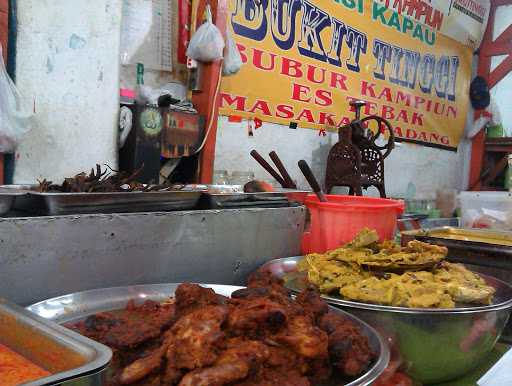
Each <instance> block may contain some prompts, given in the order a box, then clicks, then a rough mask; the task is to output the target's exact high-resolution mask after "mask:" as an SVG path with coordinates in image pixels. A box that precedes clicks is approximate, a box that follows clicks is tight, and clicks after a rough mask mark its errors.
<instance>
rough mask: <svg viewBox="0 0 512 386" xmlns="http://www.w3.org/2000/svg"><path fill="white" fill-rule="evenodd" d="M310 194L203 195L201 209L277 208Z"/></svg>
mask: <svg viewBox="0 0 512 386" xmlns="http://www.w3.org/2000/svg"><path fill="white" fill-rule="evenodd" d="M308 193H309V192H308V191H302V190H294V189H279V190H276V191H274V192H258V193H243V192H229V193H210V192H205V193H203V197H202V198H201V205H200V206H201V207H202V208H204V209H232V208H243V207H266V208H277V207H284V206H290V202H291V201H293V200H291V199H290V197H293V196H292V195H296V196H300V195H303V196H306V195H307V194H308Z"/></svg>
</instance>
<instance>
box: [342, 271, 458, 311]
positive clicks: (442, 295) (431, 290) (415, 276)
mask: <svg viewBox="0 0 512 386" xmlns="http://www.w3.org/2000/svg"><path fill="white" fill-rule="evenodd" d="M340 294H341V295H342V296H343V297H344V298H347V299H350V300H355V301H359V302H364V303H373V304H382V305H386V306H396V307H413V308H452V307H454V306H455V302H454V301H453V300H452V298H451V297H450V295H449V294H448V293H447V292H446V289H445V288H444V286H443V285H442V284H440V283H436V282H435V281H434V277H433V274H432V273H430V272H407V273H405V274H403V275H396V274H390V275H389V278H385V279H379V278H377V277H375V276H374V277H371V278H369V279H366V280H363V281H360V282H357V283H354V284H352V285H350V286H346V287H343V288H341V289H340Z"/></svg>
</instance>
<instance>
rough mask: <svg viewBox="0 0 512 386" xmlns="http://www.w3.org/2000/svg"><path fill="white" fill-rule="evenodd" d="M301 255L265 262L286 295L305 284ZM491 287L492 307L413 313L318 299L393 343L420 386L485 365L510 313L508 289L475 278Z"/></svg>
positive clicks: (511, 298)
mask: <svg viewBox="0 0 512 386" xmlns="http://www.w3.org/2000/svg"><path fill="white" fill-rule="evenodd" d="M302 258H303V256H298V257H289V258H285V259H277V260H273V261H270V262H268V263H266V264H265V265H264V266H263V267H262V269H266V270H269V271H270V272H272V273H273V274H275V275H276V276H278V277H281V278H284V279H285V284H286V286H287V287H288V288H290V289H291V290H293V291H295V292H297V291H300V290H301V289H302V288H303V287H304V285H306V278H305V275H304V274H303V273H298V272H297V263H298V262H299V261H300V260H301V259H302ZM481 276H482V277H483V278H484V279H485V280H486V281H487V283H488V284H489V285H492V286H493V287H494V288H496V295H495V299H494V300H495V301H494V304H492V305H489V306H480V307H463V308H454V309H418V308H404V307H389V306H382V305H374V304H367V303H359V302H352V301H348V300H344V299H342V298H341V297H337V296H327V295H322V297H323V298H324V299H325V300H326V301H327V302H328V303H329V304H332V305H334V306H337V307H340V308H342V309H344V310H346V311H349V312H350V313H352V314H354V315H355V316H357V317H359V318H361V319H362V320H364V321H366V322H367V323H369V324H370V325H372V326H373V327H375V328H376V329H377V331H379V333H380V334H382V335H383V336H384V337H386V338H387V339H388V340H389V341H392V342H395V345H396V346H397V349H398V350H399V352H400V353H401V356H402V360H403V361H404V363H405V364H406V367H407V372H408V374H409V375H410V376H411V377H412V378H414V379H415V380H416V381H418V382H420V383H425V384H431V383H442V382H446V381H450V380H453V379H456V378H459V377H461V376H462V375H464V374H466V373H468V372H469V371H471V370H472V369H473V368H475V367H477V366H478V365H479V364H480V363H482V361H485V358H487V355H488V354H489V353H490V352H491V351H492V349H493V348H494V345H495V344H496V342H497V341H498V339H499V338H500V337H501V334H502V333H503V330H504V328H505V325H506V324H507V321H508V319H509V316H510V312H511V308H512V287H511V286H510V285H508V284H506V283H504V282H502V281H500V280H498V279H495V278H493V277H491V276H486V275H481Z"/></svg>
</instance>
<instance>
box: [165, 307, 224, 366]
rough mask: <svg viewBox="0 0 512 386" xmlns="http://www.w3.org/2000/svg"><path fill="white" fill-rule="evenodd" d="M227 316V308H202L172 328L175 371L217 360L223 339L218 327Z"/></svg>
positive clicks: (205, 364) (184, 317)
mask: <svg viewBox="0 0 512 386" xmlns="http://www.w3.org/2000/svg"><path fill="white" fill-rule="evenodd" d="M227 316H228V307H227V306H203V307H202V308H199V309H197V310H196V311H193V312H191V313H189V314H187V315H186V316H183V317H182V318H180V319H179V320H178V321H177V322H176V323H175V324H174V326H173V327H172V329H171V331H172V334H173V335H174V337H175V351H174V353H175V355H176V368H179V369H189V370H193V369H195V368H198V367H204V366H209V365H211V364H213V363H214V362H215V361H216V360H217V356H218V353H219V351H220V349H219V345H220V343H221V342H222V340H223V338H224V333H223V332H222V330H221V325H222V323H224V321H225V320H226V318H227Z"/></svg>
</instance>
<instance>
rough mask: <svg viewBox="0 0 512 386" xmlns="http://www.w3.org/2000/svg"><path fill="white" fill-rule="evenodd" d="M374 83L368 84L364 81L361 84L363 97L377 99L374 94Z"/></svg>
mask: <svg viewBox="0 0 512 386" xmlns="http://www.w3.org/2000/svg"><path fill="white" fill-rule="evenodd" d="M375 86H376V84H375V83H368V82H367V81H366V80H363V81H362V82H361V94H362V95H364V96H369V97H370V98H377V94H376V93H375Z"/></svg>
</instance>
